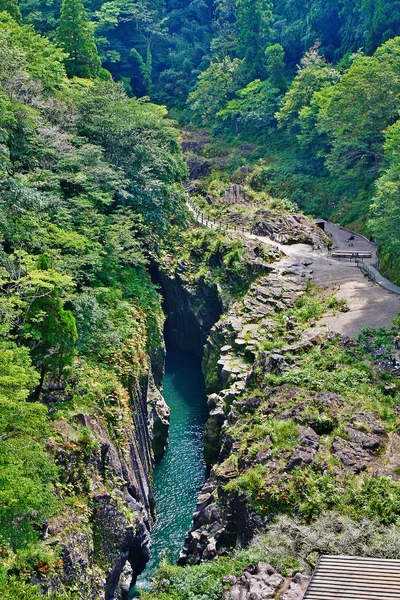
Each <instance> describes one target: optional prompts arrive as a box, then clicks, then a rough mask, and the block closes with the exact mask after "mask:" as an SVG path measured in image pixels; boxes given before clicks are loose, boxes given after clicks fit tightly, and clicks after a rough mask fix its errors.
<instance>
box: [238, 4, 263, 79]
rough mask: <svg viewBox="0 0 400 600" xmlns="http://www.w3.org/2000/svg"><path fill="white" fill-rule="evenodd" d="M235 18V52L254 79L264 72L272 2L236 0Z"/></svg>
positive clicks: (249, 75)
mask: <svg viewBox="0 0 400 600" xmlns="http://www.w3.org/2000/svg"><path fill="white" fill-rule="evenodd" d="M236 19H237V21H236V35H237V53H238V56H239V57H240V58H244V59H245V61H246V70H247V74H248V77H249V78H251V79H254V78H255V77H257V76H260V75H263V74H264V72H265V48H266V47H267V43H268V40H269V38H270V35H271V21H272V3H271V2H270V1H269V0H237V1H236Z"/></svg>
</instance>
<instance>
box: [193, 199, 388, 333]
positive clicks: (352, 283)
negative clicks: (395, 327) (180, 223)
mask: <svg viewBox="0 0 400 600" xmlns="http://www.w3.org/2000/svg"><path fill="white" fill-rule="evenodd" d="M188 208H189V210H190V211H191V212H192V213H193V214H194V216H195V219H196V221H197V222H198V223H200V224H201V223H202V224H203V225H205V226H206V227H210V228H212V229H222V230H223V231H227V232H229V233H230V234H231V235H237V236H238V237H245V238H246V239H250V240H259V241H260V242H262V243H263V244H267V245H269V246H274V247H275V248H278V249H279V250H280V251H281V252H282V254H283V255H284V258H283V259H282V260H281V261H280V263H279V266H281V267H286V266H287V267H290V265H291V264H293V263H300V264H301V263H304V262H306V263H308V264H309V265H310V264H311V263H312V266H311V268H312V269H313V280H314V282H315V283H316V284H317V285H318V286H320V287H323V288H326V289H327V290H329V292H330V293H332V294H334V295H336V296H337V297H338V298H343V299H344V300H346V303H347V306H348V307H349V311H348V312H346V313H343V312H336V313H333V312H332V313H328V314H327V315H325V316H324V317H323V319H322V322H323V325H324V326H325V327H326V328H327V329H328V330H331V331H334V332H337V333H342V334H345V335H349V336H355V335H357V334H358V333H359V331H360V330H361V329H362V328H363V327H371V328H373V329H378V328H379V327H391V326H392V324H393V319H394V318H395V317H397V315H398V313H399V311H400V289H399V288H398V287H397V286H395V285H394V284H393V283H391V282H390V281H388V280H386V279H385V278H384V277H382V275H380V274H379V273H378V271H377V270H376V269H375V268H374V267H373V266H372V265H370V264H368V263H367V264H364V266H363V265H362V263H360V264H359V265H357V263H355V262H353V263H349V262H341V261H340V260H336V259H334V258H332V257H331V256H329V254H327V253H323V252H321V251H316V250H313V249H312V248H311V247H310V246H309V245H307V244H292V245H283V244H278V243H277V242H275V241H273V240H271V239H270V238H268V237H264V236H259V235H254V234H252V233H250V231H249V230H246V229H243V228H241V229H239V228H238V229H236V230H235V229H232V228H229V227H228V226H227V225H226V224H225V223H221V222H218V221H214V220H211V219H208V218H206V217H205V216H204V215H202V214H201V213H200V212H199V211H198V209H197V208H196V207H195V206H194V205H193V204H192V203H188ZM332 226H335V227H338V228H339V226H336V225H335V224H333V223H332ZM344 231H345V235H346V236H347V238H345V239H348V237H349V236H351V235H353V234H352V233H350V232H348V231H346V230H344ZM343 235H344V234H343ZM354 236H357V237H362V236H358V234H354ZM363 240H364V241H366V242H367V243H368V244H371V243H370V242H368V240H366V239H365V238H363ZM360 243H361V242H360ZM374 248H375V247H374ZM375 252H376V250H375ZM375 256H376V255H375ZM375 260H376V259H375ZM357 266H359V267H360V268H355V267H357ZM361 269H368V271H369V273H370V274H372V275H373V276H372V275H371V279H375V278H376V282H377V283H379V285H376V284H375V283H373V281H371V280H370V279H369V278H367V277H365V275H364V273H363V271H362V270H361ZM381 286H382V287H381ZM320 326H321V324H320Z"/></svg>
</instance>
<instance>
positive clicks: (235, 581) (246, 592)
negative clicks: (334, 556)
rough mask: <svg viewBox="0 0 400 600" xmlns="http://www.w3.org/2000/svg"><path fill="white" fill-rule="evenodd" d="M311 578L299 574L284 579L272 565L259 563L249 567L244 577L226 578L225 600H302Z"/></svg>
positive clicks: (231, 576)
mask: <svg viewBox="0 0 400 600" xmlns="http://www.w3.org/2000/svg"><path fill="white" fill-rule="evenodd" d="M309 581H310V578H309V577H306V576H305V575H302V574H301V573H297V574H296V575H295V576H294V577H284V576H283V575H281V574H280V573H279V572H278V571H276V570H275V569H274V568H273V567H271V565H269V564H267V563H263V562H259V563H257V564H256V565H249V566H248V567H247V568H246V569H245V571H244V572H243V574H242V575H240V576H239V577H235V576H233V575H230V576H228V577H225V578H224V584H225V589H224V593H223V597H222V598H223V600H267V599H268V598H274V599H275V600H302V599H303V597H304V594H305V592H306V589H307V586H308V583H309Z"/></svg>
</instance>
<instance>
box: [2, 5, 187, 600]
mask: <svg viewBox="0 0 400 600" xmlns="http://www.w3.org/2000/svg"><path fill="white" fill-rule="evenodd" d="M6 8H7V9H8V12H2V13H1V14H0V38H1V43H0V55H1V58H0V64H1V66H0V104H1V110H0V113H1V114H0V152H1V164H0V169H1V171H0V205H1V224H0V229H1V246H0V278H1V297H0V328H1V331H0V333H1V341H0V344H1V352H0V357H1V358H0V361H1V365H0V371H1V374H0V398H1V400H0V404H1V407H0V462H1V476H0V479H1V482H0V489H1V491H0V496H1V501H0V546H1V565H2V566H1V569H0V590H1V591H0V595H1V597H2V598H15V597H17V596H18V597H26V598H28V597H29V598H31V597H32V598H33V597H35V592H34V589H33V588H32V591H31V592H27V591H26V590H25V587H26V586H25V583H24V582H25V581H30V580H32V578H33V579H35V577H36V578H38V577H39V579H40V578H44V579H46V577H49V575H51V573H52V572H53V571H54V570H56V569H57V567H58V566H60V564H61V563H60V558H59V557H58V552H57V549H52V546H49V545H45V544H44V543H43V542H42V541H39V538H43V533H44V531H45V529H46V528H47V524H48V522H49V520H51V519H52V518H53V519H57V518H58V517H57V515H58V514H61V513H63V512H64V511H65V504H66V503H67V504H69V505H70V506H74V505H75V506H76V505H77V504H79V503H83V505H82V504H81V508H80V511H81V512H82V511H84V512H85V511H86V513H87V514H89V513H90V511H91V510H92V509H93V508H91V507H90V506H89V505H87V506H86V507H85V508H84V503H85V502H87V500H85V498H86V496H87V493H88V490H87V489H86V488H85V486H86V485H87V483H85V480H84V478H82V475H79V471H78V467H79V465H76V474H75V481H73V482H72V483H71V477H72V474H71V473H70V474H69V477H70V480H69V481H68V477H66V473H65V472H64V470H63V469H60V465H59V464H58V463H59V460H60V456H61V454H62V452H61V448H62V447H63V444H66V439H65V436H64V438H63V437H62V436H61V437H60V431H61V430H63V431H64V430H65V427H64V429H62V426H61V425H60V423H61V422H62V421H67V422H70V423H74V426H75V427H77V428H78V430H79V431H78V434H77V435H78V437H77V438H75V439H74V441H70V442H69V444H70V447H69V450H71V451H73V452H75V453H76V455H77V456H79V455H81V456H82V457H84V456H85V455H89V454H90V452H89V451H90V449H91V448H92V450H93V451H95V454H96V452H100V449H97V450H95V448H96V440H95V438H94V437H93V435H92V433H91V432H90V431H89V430H88V429H87V427H86V426H84V425H83V424H81V425H77V423H76V420H74V419H75V415H76V414H77V413H82V412H83V413H85V412H94V413H95V414H97V415H99V417H100V418H101V420H102V421H103V423H104V426H105V427H106V429H107V430H108V431H109V435H110V438H111V439H112V440H113V441H114V442H115V444H116V445H117V446H118V445H121V446H123V445H124V443H125V444H126V439H125V438H124V435H125V434H124V427H132V425H131V423H132V414H131V411H132V406H131V402H132V398H131V399H130V396H129V393H130V391H131V390H132V389H133V388H134V385H135V382H136V381H137V380H138V379H139V378H140V377H141V376H142V375H146V374H147V371H148V369H149V364H148V363H149V358H148V357H149V356H153V357H156V356H157V353H158V354H159V353H160V351H161V352H162V347H163V342H162V338H161V335H162V333H161V331H162V323H163V315H162V311H161V303H160V296H159V293H158V291H157V290H156V289H155V287H154V285H153V284H152V283H151V281H150V278H149V275H148V273H147V271H146V264H147V262H148V260H149V256H150V254H151V253H154V252H155V250H156V248H157V243H158V242H157V240H158V236H160V235H161V234H162V233H165V232H166V231H168V228H170V227H171V224H172V223H175V224H176V223H179V222H182V221H183V219H184V209H183V203H182V199H183V191H182V188H181V186H180V181H181V180H182V177H183V175H184V174H185V167H184V165H183V162H182V159H181V156H180V150H179V146H178V143H177V136H176V132H175V130H174V128H173V127H172V123H171V122H169V121H168V120H167V119H166V111H165V109H163V108H160V107H158V106H155V105H154V104H151V103H149V102H147V101H146V100H136V99H132V98H128V96H127V95H126V93H125V92H124V90H123V89H122V87H121V85H119V84H115V83H113V82H112V81H111V78H110V77H109V76H108V78H104V77H103V78H102V80H100V79H78V78H73V79H68V78H67V74H66V71H65V68H64V60H65V59H66V54H65V53H64V51H63V50H61V49H60V48H58V47H57V46H55V45H53V43H51V42H50V41H48V40H47V39H46V38H44V37H41V36H40V35H38V34H37V33H35V32H34V30H33V28H32V27H31V26H29V25H21V24H19V23H17V21H16V20H14V19H13V18H12V17H11V16H10V14H9V13H11V14H12V12H13V11H12V10H9V9H10V7H9V6H8V5H7V7H6ZM79 10H80V11H82V8H80V9H79ZM63 15H64V16H63V18H62V20H61V22H60V29H59V36H60V40H61V41H63V40H64V41H65V40H66V38H67V37H68V35H69V34H68V31H67V30H68V26H69V25H68V23H69V21H68V19H69V16H68V10H67V8H65V10H64V13H63ZM71 18H72V17H71ZM78 26H79V27H83V28H85V27H86V25H85V23H84V20H82V23H81V24H78ZM82 40H83V41H82V43H86V42H85V41H84V39H83V38H82ZM79 43H80V42H79ZM87 43H89V42H87ZM93 44H94V42H93ZM63 47H64V49H65V50H67V51H69V52H71V53H73V50H71V49H70V48H69V47H68V44H67V43H63ZM88 52H89V50H88V49H87V48H86V49H85V48H84V49H83V54H81V53H80V52H78V53H77V55H78V59H77V60H78V62H74V63H73V64H72V63H71V64H70V63H69V62H68V60H67V69H68V72H69V74H78V75H84V76H89V75H95V73H96V70H93V69H92V70H90V69H89V70H87V71H84V69H83V66H82V65H83V64H84V63H85V60H86V59H85V58H84V57H85V56H88V54H87V53H88ZM90 52H92V50H90ZM93 52H94V50H93ZM85 53H86V54H85ZM95 62H96V61H94V63H93V64H95ZM79 65H80V66H79ZM85 68H86V67H85ZM82 69H83V70H82ZM100 75H102V74H101V73H100ZM104 79H106V80H104ZM46 405H47V406H46ZM55 423H56V430H55V429H54V427H55V425H54V424H55ZM65 431H67V430H65ZM65 450H66V451H68V444H67V446H66V447H65ZM88 453H89V454H88ZM83 462H84V461H83ZM80 478H81V479H80ZM72 479H73V478H72ZM79 479H80V480H79ZM78 512H79V511H78ZM102 560H103V562H102V561H101V560H100V557H99V562H98V564H97V567H98V568H99V569H100V570H101V569H102V568H104V567H105V561H104V558H103V559H102ZM50 589H51V586H50ZM29 594H31V595H29ZM87 597H89V596H87Z"/></svg>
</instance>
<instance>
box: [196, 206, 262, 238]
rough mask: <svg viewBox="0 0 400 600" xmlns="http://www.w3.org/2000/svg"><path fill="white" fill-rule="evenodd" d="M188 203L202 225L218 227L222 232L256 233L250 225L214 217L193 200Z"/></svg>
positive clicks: (237, 233)
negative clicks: (236, 223) (237, 223)
mask: <svg viewBox="0 0 400 600" xmlns="http://www.w3.org/2000/svg"><path fill="white" fill-rule="evenodd" d="M186 204H187V206H188V207H189V209H190V210H191V212H192V213H194V216H195V219H196V221H197V222H198V223H200V224H201V225H205V226H206V227H211V228H212V229H217V230H219V231H221V232H222V233H232V234H234V235H244V234H246V233H248V234H250V235H254V234H253V232H252V231H251V229H250V228H249V227H245V226H244V225H235V224H230V223H227V222H226V221H222V220H221V219H215V218H214V219H213V218H212V217H209V216H207V215H205V214H204V213H203V212H202V211H201V210H200V209H199V208H198V206H196V205H195V204H194V203H193V202H192V201H191V200H187V201H186Z"/></svg>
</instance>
